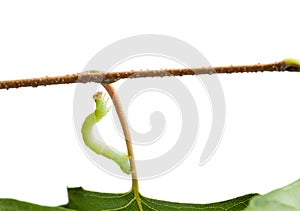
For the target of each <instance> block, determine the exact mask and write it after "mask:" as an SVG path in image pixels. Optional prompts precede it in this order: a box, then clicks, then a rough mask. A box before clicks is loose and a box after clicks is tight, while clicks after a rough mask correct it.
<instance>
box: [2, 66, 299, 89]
mask: <svg viewBox="0 0 300 211" xmlns="http://www.w3.org/2000/svg"><path fill="white" fill-rule="evenodd" d="M284 71H289V72H299V71H300V67H299V66H297V65H292V64H286V63H284V62H276V63H272V64H256V65H245V66H227V67H202V68H182V69H165V70H146V71H125V72H108V73H99V72H93V71H88V72H83V73H77V74H71V75H64V76H54V77H48V76H46V77H42V78H30V79H19V80H6V81H0V89H10V88H20V87H28V86H31V87H37V86H46V85H56V84H69V83H89V82H96V83H100V82H101V83H106V84H110V83H113V82H115V81H117V80H120V79H125V78H143V77H166V76H183V75H201V74H220V73H249V72H284Z"/></svg>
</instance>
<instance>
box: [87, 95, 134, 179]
mask: <svg viewBox="0 0 300 211" xmlns="http://www.w3.org/2000/svg"><path fill="white" fill-rule="evenodd" d="M93 98H94V100H95V103H96V109H95V111H94V112H93V113H91V114H89V115H88V116H87V117H86V118H85V120H84V122H83V124H82V128H81V133H82V138H83V140H84V143H85V145H86V146H87V147H89V148H90V149H91V150H92V151H94V152H95V153H97V154H99V155H103V156H104V157H106V158H109V159H111V160H113V161H115V162H116V163H117V164H118V165H119V166H120V168H121V170H122V171H123V172H124V173H126V174H130V164H129V158H128V155H127V154H126V153H123V152H120V151H119V150H117V149H115V148H114V147H111V146H108V145H107V144H106V143H105V142H103V141H102V140H97V139H96V137H94V135H93V133H92V132H93V127H94V126H95V124H96V123H97V122H99V121H100V120H101V119H102V118H103V117H104V116H105V115H106V114H107V113H108V111H109V109H110V107H107V100H105V96H104V95H103V94H102V92H97V93H96V94H94V96H93Z"/></svg>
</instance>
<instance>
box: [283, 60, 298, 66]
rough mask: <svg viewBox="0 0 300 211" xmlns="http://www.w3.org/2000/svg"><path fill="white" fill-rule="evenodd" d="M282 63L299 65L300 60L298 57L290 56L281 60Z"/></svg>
mask: <svg viewBox="0 0 300 211" xmlns="http://www.w3.org/2000/svg"><path fill="white" fill-rule="evenodd" d="M283 62H284V63H286V64H289V65H298V66H300V60H299V59H292V58H287V59H284V60H283Z"/></svg>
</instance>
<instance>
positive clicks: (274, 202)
mask: <svg viewBox="0 0 300 211" xmlns="http://www.w3.org/2000/svg"><path fill="white" fill-rule="evenodd" d="M277 210H278V211H282V210H284V211H299V210H300V180H297V181H295V182H293V183H291V184H289V185H287V186H285V187H283V188H280V189H277V190H274V191H272V192H270V193H267V194H265V195H262V196H256V197H254V198H253V199H252V200H251V201H250V204H249V207H248V208H247V209H245V211H277Z"/></svg>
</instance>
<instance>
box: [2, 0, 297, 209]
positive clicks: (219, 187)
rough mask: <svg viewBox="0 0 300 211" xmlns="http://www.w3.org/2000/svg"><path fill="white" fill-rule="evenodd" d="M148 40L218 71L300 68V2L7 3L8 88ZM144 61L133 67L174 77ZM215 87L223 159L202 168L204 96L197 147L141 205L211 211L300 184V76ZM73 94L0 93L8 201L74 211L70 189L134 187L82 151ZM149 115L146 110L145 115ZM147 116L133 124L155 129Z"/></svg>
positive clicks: (253, 77)
mask: <svg viewBox="0 0 300 211" xmlns="http://www.w3.org/2000/svg"><path fill="white" fill-rule="evenodd" d="M147 33H154V34H163V35H169V36H173V37H176V38H178V39H181V40H184V41H186V42H188V43H190V44H191V45H193V46H194V47H195V48H197V49H198V50H199V51H200V52H201V53H202V54H203V55H204V56H205V57H206V58H207V59H208V60H209V62H210V63H211V65H212V66H219V65H243V64H256V63H272V62H275V61H281V60H282V59H284V58H286V57H294V58H300V42H299V37H300V32H299V7H298V5H297V1H272V2H270V1H269V2H268V3H267V1H264V2H262V1H253V0H251V1H206V2H205V3H204V1H185V2H184V3H183V1H182V2H179V1H156V0H154V1H149V2H142V1H109V3H108V2H105V3H104V2H101V1H84V2H83V1H81V2H79V1H48V2H42V1H9V3H4V1H2V2H1V3H0V80H6V79H19V78H30V77H41V76H46V75H48V76H55V75H65V74H70V73H76V72H81V71H82V70H83V68H84V67H85V65H86V64H87V62H88V61H89V60H90V59H91V58H92V57H93V56H94V55H95V54H96V53H97V52H98V51H100V50H101V49H102V48H104V47H106V46H107V45H109V44H111V43H113V42H115V41H117V40H119V39H122V38H125V37H129V36H133V35H139V34H147ZM147 61H150V60H147ZM136 62H137V63H135V64H134V62H131V64H132V68H138V69H140V68H142V69H147V68H160V67H170V68H172V67H173V66H168V62H165V63H164V62H162V64H160V63H158V62H156V63H155V61H154V62H153V63H152V62H145V63H141V62H138V61H136ZM154 63H155V64H154ZM160 65H161V66H160ZM124 67H125V66H124ZM130 69H131V68H130ZM126 70H127V69H126ZM218 77H219V80H220V81H221V84H222V87H223V91H224V95H225V100H226V126H225V130H224V134H223V138H222V141H221V144H220V146H219V148H218V150H217V152H216V154H215V155H214V157H213V158H212V159H211V160H210V161H209V162H208V163H207V164H205V165H204V166H199V165H198V162H199V158H200V155H201V152H202V150H203V146H204V144H205V141H206V139H205V138H206V136H207V134H208V131H209V124H210V121H211V116H210V115H208V114H210V112H211V110H210V107H209V100H208V98H207V96H205V97H203V96H202V95H200V94H199V93H202V92H203V93H205V91H203V90H204V89H203V90H202V89H199V90H200V91H199V92H196V93H198V95H197V96H196V97H197V98H196V101H197V102H199V105H198V106H199V118H200V121H201V127H200V134H199V140H198V142H197V144H196V146H195V148H194V149H193V151H192V153H191V154H190V156H189V157H188V158H187V159H186V160H185V161H184V162H183V163H182V164H181V165H180V166H179V167H178V168H176V169H175V170H174V171H172V172H171V173H169V174H167V175H164V176H161V177H158V178H155V179H152V180H145V181H141V182H140V191H141V193H142V194H143V195H145V196H148V197H153V198H159V199H164V200H170V201H181V202H195V203H197V202H198V203H208V202H214V201H220V200H226V199H230V198H233V197H236V196H239V195H243V194H247V193H251V192H259V193H266V192H268V191H271V190H272V189H274V188H278V187H281V186H283V185H286V184H288V183H290V182H293V181H294V180H296V179H298V178H299V177H300V170H299V168H298V166H299V160H300V153H299V147H300V144H299V140H300V139H299V138H300V134H299V123H300V111H299V108H300V99H299V92H298V90H300V83H299V81H300V74H297V73H255V74H253V73H249V74H231V75H219V76H218ZM75 86H76V85H74V84H73V85H58V86H49V87H39V88H21V89H11V90H8V91H7V90H0V102H1V104H0V128H1V132H0V198H16V199H19V200H24V201H29V202H33V203H38V204H43V205H53V206H54V205H59V204H64V203H67V194H66V188H67V186H68V187H77V186H82V187H84V188H85V189H88V190H94V191H99V192H124V191H127V190H128V189H129V188H130V185H131V184H130V181H127V180H122V179H118V178H115V177H113V176H111V175H108V174H106V173H105V172H103V171H102V170H100V169H98V168H97V167H96V166H94V165H93V164H92V163H91V162H90V160H89V159H88V158H87V157H86V156H85V154H84V153H83V151H82V149H81V147H80V145H79V144H78V140H77V136H76V134H75V130H74V127H73V95H74V90H75ZM201 96H202V97H201ZM145 105H147V103H145V102H144V101H143V100H140V101H138V100H137V102H136V104H134V106H135V108H136V112H137V113H138V112H140V111H139V109H140V108H141V106H145ZM161 106H162V108H161V110H165V108H164V106H166V104H161ZM150 108H151V107H150ZM148 109H149V108H148ZM150 110H151V109H150ZM131 112H132V111H131ZM149 112H150V111H149ZM140 114H141V113H139V115H134V114H132V113H131V114H129V115H130V120H132V121H133V122H134V121H140V122H141V124H140V125H138V126H139V127H140V128H137V129H140V130H143V131H147V129H148V128H147V126H148V121H149V113H148V114H147V115H145V116H144V118H143V116H142V117H141V116H140ZM134 118H140V119H139V120H135V119H134ZM166 118H172V117H169V116H166ZM143 125H144V127H142V126H143ZM133 126H134V125H133ZM168 126H169V125H168ZM109 132H111V133H112V134H113V133H115V131H114V129H111V131H109ZM160 153H161V152H160ZM138 154H141V153H140V152H137V155H138ZM154 155H155V154H154Z"/></svg>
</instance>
